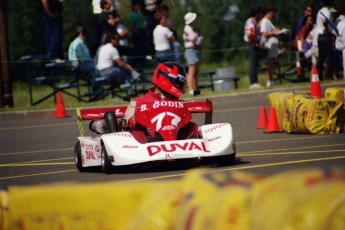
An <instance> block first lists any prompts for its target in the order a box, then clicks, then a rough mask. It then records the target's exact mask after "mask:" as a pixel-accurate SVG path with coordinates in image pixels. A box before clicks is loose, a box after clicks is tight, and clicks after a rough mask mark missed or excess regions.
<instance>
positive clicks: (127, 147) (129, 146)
mask: <svg viewBox="0 0 345 230" xmlns="http://www.w3.org/2000/svg"><path fill="white" fill-rule="evenodd" d="M122 148H124V149H137V148H139V146H137V145H124V146H122Z"/></svg>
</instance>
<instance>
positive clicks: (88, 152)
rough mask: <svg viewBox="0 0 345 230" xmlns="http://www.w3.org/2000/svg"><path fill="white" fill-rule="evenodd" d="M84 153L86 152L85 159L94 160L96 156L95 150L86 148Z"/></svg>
mask: <svg viewBox="0 0 345 230" xmlns="http://www.w3.org/2000/svg"><path fill="white" fill-rule="evenodd" d="M85 154H86V159H87V160H96V156H95V152H94V151H91V150H86V151H85Z"/></svg>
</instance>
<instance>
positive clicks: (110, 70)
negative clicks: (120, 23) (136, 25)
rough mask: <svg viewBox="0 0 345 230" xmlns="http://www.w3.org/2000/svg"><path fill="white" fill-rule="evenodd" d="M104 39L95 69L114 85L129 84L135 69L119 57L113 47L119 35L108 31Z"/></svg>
mask: <svg viewBox="0 0 345 230" xmlns="http://www.w3.org/2000/svg"><path fill="white" fill-rule="evenodd" d="M105 41H106V44H104V45H102V46H101V47H100V48H99V51H98V59H97V69H98V70H99V73H100V75H101V76H102V77H105V78H106V79H107V80H108V82H109V83H110V84H113V85H114V86H116V85H119V84H122V83H125V84H130V83H131V78H132V76H133V75H132V74H133V73H135V70H134V68H133V67H132V66H131V65H129V64H127V63H125V62H124V61H123V60H122V59H121V57H120V55H119V52H118V50H117V49H116V48H115V46H116V45H117V44H118V42H119V36H118V35H117V34H116V33H115V32H113V33H110V34H108V35H107V36H106V40H105ZM134 80H136V79H134Z"/></svg>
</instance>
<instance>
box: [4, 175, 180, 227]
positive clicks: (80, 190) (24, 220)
mask: <svg viewBox="0 0 345 230" xmlns="http://www.w3.org/2000/svg"><path fill="white" fill-rule="evenodd" d="M168 187H170V188H171V189H173V188H175V187H176V182H164V183H133V184H93V185H77V184H70V185H51V186H48V185H47V186H37V187H12V188H10V190H9V197H10V202H9V210H10V213H9V220H10V225H9V228H8V229H11V230H12V229H25V230H27V229H50V230H54V229H57V230H60V229H83V230H84V229H125V228H126V227H127V226H128V225H129V223H130V222H131V221H132V218H133V216H134V215H135V214H136V212H137V211H138V209H139V207H140V206H141V204H142V202H143V201H144V200H145V199H146V198H147V196H148V195H149V194H150V193H151V192H153V191H155V192H156V191H159V190H161V189H166V188H168Z"/></svg>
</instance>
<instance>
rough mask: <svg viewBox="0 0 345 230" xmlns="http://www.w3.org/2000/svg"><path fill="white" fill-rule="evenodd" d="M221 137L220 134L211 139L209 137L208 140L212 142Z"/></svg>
mask: <svg viewBox="0 0 345 230" xmlns="http://www.w3.org/2000/svg"><path fill="white" fill-rule="evenodd" d="M220 138H221V137H220V136H218V137H214V138H210V139H207V141H208V142H212V141H215V140H218V139H220Z"/></svg>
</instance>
